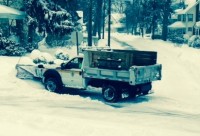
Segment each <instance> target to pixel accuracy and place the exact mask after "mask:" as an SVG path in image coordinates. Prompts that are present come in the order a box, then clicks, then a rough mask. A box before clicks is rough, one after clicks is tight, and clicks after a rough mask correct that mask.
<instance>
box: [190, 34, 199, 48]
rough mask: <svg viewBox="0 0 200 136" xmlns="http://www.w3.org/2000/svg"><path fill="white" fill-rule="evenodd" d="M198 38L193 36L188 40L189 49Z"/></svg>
mask: <svg viewBox="0 0 200 136" xmlns="http://www.w3.org/2000/svg"><path fill="white" fill-rule="evenodd" d="M196 37H197V36H196V35H193V36H191V37H190V38H189V40H188V45H189V47H193V42H194V40H195V38H196Z"/></svg>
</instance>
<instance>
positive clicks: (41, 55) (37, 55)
mask: <svg viewBox="0 0 200 136" xmlns="http://www.w3.org/2000/svg"><path fill="white" fill-rule="evenodd" d="M30 58H31V59H33V62H34V63H36V64H37V63H44V64H46V63H48V64H52V63H53V61H54V59H53V57H52V56H51V55H50V54H49V53H46V52H40V51H39V50H33V51H32V52H31V54H30Z"/></svg>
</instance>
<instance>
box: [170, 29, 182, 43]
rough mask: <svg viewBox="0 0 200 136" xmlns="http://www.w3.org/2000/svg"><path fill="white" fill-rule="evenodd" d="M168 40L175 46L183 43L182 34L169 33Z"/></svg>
mask: <svg viewBox="0 0 200 136" xmlns="http://www.w3.org/2000/svg"><path fill="white" fill-rule="evenodd" d="M168 40H169V41H171V42H173V43H176V44H183V43H184V42H185V39H184V37H183V34H181V33H179V32H170V33H169V35H168Z"/></svg>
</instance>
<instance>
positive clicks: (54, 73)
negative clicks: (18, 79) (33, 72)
mask: <svg viewBox="0 0 200 136" xmlns="http://www.w3.org/2000/svg"><path fill="white" fill-rule="evenodd" d="M48 78H56V79H57V80H58V81H59V82H61V83H62V80H61V76H60V74H59V73H58V72H57V71H56V70H54V69H49V70H47V71H46V72H45V73H44V82H45V81H46V79H48Z"/></svg>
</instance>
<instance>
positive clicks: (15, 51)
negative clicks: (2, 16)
mask: <svg viewBox="0 0 200 136" xmlns="http://www.w3.org/2000/svg"><path fill="white" fill-rule="evenodd" d="M0 50H1V55H7V56H22V55H24V54H25V53H26V52H27V50H26V49H25V48H24V47H23V46H21V44H19V43H16V42H14V41H11V40H9V39H7V38H5V37H0Z"/></svg>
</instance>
